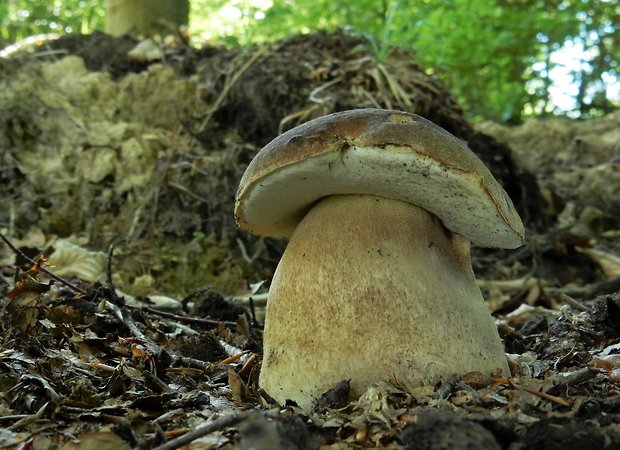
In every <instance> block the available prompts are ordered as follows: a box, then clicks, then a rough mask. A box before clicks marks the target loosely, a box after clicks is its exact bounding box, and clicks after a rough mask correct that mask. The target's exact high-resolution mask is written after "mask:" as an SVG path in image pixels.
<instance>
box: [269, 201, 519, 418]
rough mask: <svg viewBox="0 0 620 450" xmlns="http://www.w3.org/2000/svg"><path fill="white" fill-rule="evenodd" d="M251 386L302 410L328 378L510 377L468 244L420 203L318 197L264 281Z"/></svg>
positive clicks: (356, 383) (356, 390)
mask: <svg viewBox="0 0 620 450" xmlns="http://www.w3.org/2000/svg"><path fill="white" fill-rule="evenodd" d="M264 340H265V342H266V343H267V344H268V345H266V346H265V355H264V359H263V367H262V371H261V377H260V385H261V387H262V388H263V389H265V391H266V392H268V393H269V395H271V396H272V397H273V398H274V399H276V400H277V401H278V402H281V403H284V402H285V401H286V400H287V399H290V400H293V401H295V402H297V404H299V406H301V407H303V408H310V407H311V406H312V404H313V402H314V399H316V398H318V397H319V396H320V395H321V394H322V393H324V392H325V391H326V390H328V389H329V388H331V387H333V386H334V385H335V384H336V383H337V382H339V381H341V380H344V379H350V380H351V391H352V394H353V395H359V394H361V393H362V392H363V391H364V389H365V388H367V387H368V386H370V385H371V384H372V383H373V382H376V381H377V380H385V379H388V380H389V379H392V380H398V381H401V382H404V383H424V382H436V381H437V380H438V379H439V377H441V376H443V375H446V374H450V373H453V372H454V373H466V372H469V371H472V370H478V371H483V372H488V373H491V372H494V371H495V372H503V373H508V366H507V363H506V358H505V356H504V350H503V347H502V345H501V341H500V339H499V336H498V333H497V329H496V327H495V325H494V324H493V321H492V319H491V315H490V314H489V312H488V308H487V306H486V304H485V302H484V300H483V298H482V295H481V293H480V290H479V289H478V286H477V284H476V280H475V278H474V275H473V272H472V269H471V264H470V258H469V240H468V239H467V238H465V237H463V236H460V235H458V234H453V233H450V232H449V231H447V230H446V229H445V228H444V227H443V226H442V225H441V223H440V222H439V220H438V219H437V218H436V217H435V216H433V215H432V214H430V213H428V212H427V211H425V210H424V209H422V208H419V207H417V206H414V205H411V204H409V203H405V202H401V201H398V200H391V199H387V198H383V197H374V196H367V195H335V196H330V197H327V198H325V199H323V200H321V201H320V202H319V203H318V204H317V205H316V206H314V207H313V208H312V209H311V210H310V211H309V212H308V214H306V216H305V217H304V218H303V220H302V221H301V223H300V224H299V225H298V226H297V228H296V229H295V232H294V233H293V235H292V237H291V239H290V241H289V244H288V246H287V248H286V251H285V252H284V255H283V257H282V259H281V261H280V264H279V265H278V268H277V270H276V273H275V276H274V278H273V282H272V285H271V289H270V297H269V310H268V315H267V320H266V322H265V333H264Z"/></svg>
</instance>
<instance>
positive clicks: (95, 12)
mask: <svg viewBox="0 0 620 450" xmlns="http://www.w3.org/2000/svg"><path fill="white" fill-rule="evenodd" d="M104 17H105V8H104V0H48V1H39V0H3V1H1V2H0V43H2V42H5V43H12V42H15V41H19V40H21V39H24V38H26V37H28V36H33V35H37V34H44V33H71V32H75V33H90V32H92V31H94V30H96V29H103V19H104Z"/></svg>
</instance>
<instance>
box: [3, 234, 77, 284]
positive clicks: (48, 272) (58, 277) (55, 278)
mask: <svg viewBox="0 0 620 450" xmlns="http://www.w3.org/2000/svg"><path fill="white" fill-rule="evenodd" d="M0 239H2V240H3V241H4V243H5V244H6V245H8V246H9V248H10V249H11V250H13V253H15V254H16V255H17V256H19V257H20V258H23V259H24V260H25V261H27V262H28V264H30V265H33V266H35V265H37V262H36V261H35V260H34V259H32V258H30V257H28V256H26V255H25V254H24V252H22V251H21V250H20V249H18V248H17V247H15V246H14V245H13V243H12V242H11V241H9V239H8V238H7V237H6V236H5V235H4V234H2V233H0ZM38 267H39V270H40V271H41V272H43V273H44V274H46V275H47V276H49V277H51V278H53V279H54V280H56V281H58V282H59V283H62V284H64V285H65V286H67V287H68V288H69V289H71V290H73V291H75V292H78V293H80V294H82V295H88V293H87V292H86V291H85V290H83V289H80V288H79V287H77V286H76V285H75V284H73V283H71V282H70V281H68V280H65V279H64V278H62V277H60V276H58V275H56V274H55V273H54V272H52V271H50V270H47V269H46V268H45V267H43V265H39V266H38Z"/></svg>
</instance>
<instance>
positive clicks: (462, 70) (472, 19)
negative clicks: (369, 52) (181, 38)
mask: <svg viewBox="0 0 620 450" xmlns="http://www.w3.org/2000/svg"><path fill="white" fill-rule="evenodd" d="M179 3H184V2H179ZM189 3H190V4H189V7H190V9H189V33H190V36H191V37H190V43H191V45H193V46H197V47H199V46H202V45H204V44H207V43H208V44H210V45H218V44H221V45H226V46H231V47H232V46H234V47H241V48H244V49H250V48H251V46H252V45H253V44H255V43H263V42H270V41H274V40H277V39H282V38H285V37H288V36H291V35H294V34H298V33H308V32H313V31H317V30H320V29H326V30H333V29H336V28H339V27H340V28H345V29H347V30H348V31H349V32H350V33H352V34H356V35H363V36H364V37H367V38H368V39H369V41H370V42H371V44H372V48H373V52H374V54H375V55H374V56H375V58H376V59H377V60H378V61H379V62H380V61H381V60H382V59H384V58H385V57H386V56H387V55H388V54H389V53H390V52H391V51H392V49H394V48H397V47H398V48H405V49H410V50H413V51H414V52H415V54H416V57H417V59H418V60H419V61H420V62H421V63H422V64H423V65H424V66H425V67H426V70H427V72H429V73H432V74H434V75H436V76H439V77H440V78H441V79H442V80H443V81H444V82H445V84H446V86H447V88H448V89H449V90H450V91H451V92H452V93H453V94H454V95H456V96H457V97H458V99H459V101H460V103H461V105H462V106H463V108H464V110H465V112H466V114H467V116H468V118H470V119H472V120H493V121H497V122H501V123H512V124H515V123H521V122H523V121H524V120H525V119H526V118H528V117H531V116H545V115H562V116H567V117H570V118H579V119H587V118H595V117H600V116H603V115H605V114H607V113H609V112H611V111H613V110H615V109H616V108H618V106H619V105H620V83H619V80H618V61H619V60H620V35H619V33H618V32H617V24H619V23H620V6H619V1H618V0H437V1H430V0H424V1H404V0H393V1H390V0H356V1H350V0H233V1H224V0H191V1H190V2H189ZM105 16H106V1H105V0H62V1H60V0H3V1H1V2H0V49H2V48H6V47H7V46H9V45H11V44H13V43H15V42H18V41H20V40H23V39H25V38H27V37H29V36H33V35H39V34H49V33H57V34H65V33H90V32H93V31H95V30H103V29H104V26H105Z"/></svg>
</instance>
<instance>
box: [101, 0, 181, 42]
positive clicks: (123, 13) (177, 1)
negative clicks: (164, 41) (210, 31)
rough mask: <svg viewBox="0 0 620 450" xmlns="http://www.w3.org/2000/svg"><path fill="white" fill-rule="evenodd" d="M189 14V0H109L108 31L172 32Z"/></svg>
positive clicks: (140, 34) (110, 32)
mask: <svg viewBox="0 0 620 450" xmlns="http://www.w3.org/2000/svg"><path fill="white" fill-rule="evenodd" d="M188 18H189V0H107V4H106V20H105V31H106V33H108V34H111V35H113V36H120V35H122V34H130V35H132V36H136V37H148V36H153V35H155V34H170V33H173V32H174V30H176V29H177V28H178V27H179V26H181V25H185V24H187V22H188Z"/></svg>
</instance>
